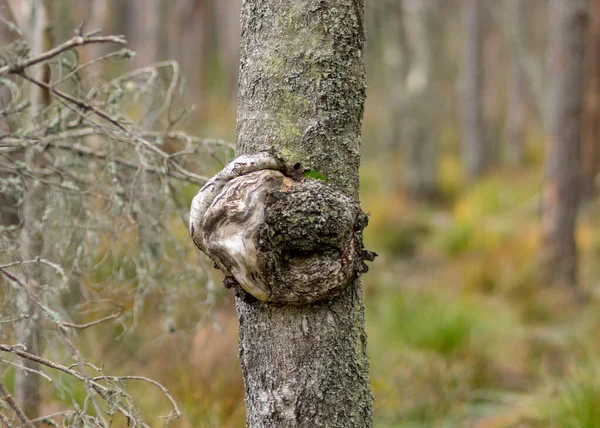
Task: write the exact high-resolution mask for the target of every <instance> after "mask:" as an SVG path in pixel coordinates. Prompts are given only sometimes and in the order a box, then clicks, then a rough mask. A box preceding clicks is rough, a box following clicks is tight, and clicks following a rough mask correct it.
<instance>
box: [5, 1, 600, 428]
mask: <svg viewBox="0 0 600 428" xmlns="http://www.w3.org/2000/svg"><path fill="white" fill-rule="evenodd" d="M25 3H28V2H25V1H23V2H22V3H21V2H11V1H8V2H7V3H5V4H4V5H3V6H4V8H3V9H1V10H0V13H3V16H4V18H5V19H7V20H12V21H15V22H16V23H17V24H19V26H21V24H23V25H22V26H26V25H27V24H26V22H27V18H24V17H27V16H28V15H27V14H28V11H27V10H26V9H27V7H22V6H23V5H24V4H25ZM52 3H53V7H52V9H51V16H50V17H49V18H48V22H49V23H50V24H51V30H50V31H51V33H52V40H53V41H54V42H55V44H60V43H62V42H64V41H66V40H68V39H69V38H71V37H72V36H73V34H74V33H73V31H74V29H77V28H80V24H81V23H82V22H86V25H85V28H86V29H87V30H88V31H92V30H95V29H102V32H103V34H107V35H108V34H123V35H124V36H125V38H126V39H127V40H128V42H129V44H128V48H130V49H132V50H133V51H135V52H136V54H135V56H133V57H132V58H130V59H127V58H124V57H125V56H129V55H124V56H123V57H115V58H109V59H108V60H107V61H98V62H97V63H94V64H92V65H91V66H90V67H88V68H86V69H85V70H83V71H82V72H81V76H82V77H81V81H80V82H79V85H81V87H87V86H88V85H89V86H90V87H91V86H93V84H94V82H95V81H97V80H98V79H101V80H106V81H110V79H115V78H117V77H118V76H122V75H123V74H124V73H125V74H126V73H129V72H131V70H134V69H140V68H142V69H143V68H147V67H152V65H153V64H159V66H157V67H156V66H155V68H153V70H154V69H156V70H159V69H162V68H169V70H170V71H168V73H167V74H164V73H163V72H162V71H160V72H157V73H156V75H155V76H154V77H149V78H145V80H142V81H139V80H131V79H130V80H127V79H126V80H123V82H128V83H127V84H125V83H124V86H123V88H124V89H125V90H126V91H129V92H130V94H129V95H127V94H126V95H124V97H125V98H126V97H129V98H131V99H130V100H129V101H128V102H126V103H124V104H123V111H125V112H127V114H128V115H130V116H131V117H133V118H135V121H136V123H137V124H144V125H145V126H148V127H150V128H151V129H156V131H154V132H156V133H157V134H156V135H158V132H159V128H160V129H161V132H162V131H164V132H169V133H171V134H170V135H169V136H165V137H164V140H163V141H162V142H161V144H163V145H164V146H169V144H171V145H176V142H174V141H175V140H177V139H178V138H179V136H180V134H173V132H175V131H185V132H186V133H187V134H189V135H197V136H200V137H202V138H209V139H210V140H207V141H210V143H207V144H209V145H210V148H207V146H206V145H203V146H202V149H201V150H196V151H193V152H191V153H189V154H187V155H186V156H189V157H190V158H191V159H190V160H189V162H188V164H187V165H186V168H188V167H189V168H188V169H190V170H191V171H193V172H194V173H195V174H197V175H203V176H211V175H212V174H213V173H215V172H216V171H217V170H219V169H220V168H221V167H222V166H223V165H224V164H225V163H227V162H228V161H229V160H231V159H232V156H233V153H232V148H231V147H232V146H231V145H230V144H228V143H227V142H234V141H235V115H236V89H237V70H238V66H239V57H238V46H239V37H240V34H239V6H240V5H239V1H238V0H178V1H166V0H95V1H94V0H86V1H70V0H54V1H53V2H52ZM9 4H10V6H11V7H12V10H11V9H9V8H7V6H8V5H9ZM15 5H17V6H15ZM19 5H21V6H19ZM561 5H562V7H561ZM565 5H568V6H567V7H566V6H565ZM20 21H21V23H20ZM24 31H25V30H24ZM366 31H367V48H366V51H365V59H366V63H367V78H368V91H367V93H368V96H367V104H366V110H365V117H364V126H363V139H362V166H361V201H362V205H363V209H364V210H365V211H368V212H370V215H371V219H370V225H369V227H368V228H367V229H366V231H365V240H366V246H367V248H369V249H372V250H374V251H376V252H378V253H379V255H380V256H379V257H378V258H377V259H376V262H375V263H374V264H373V265H372V267H371V271H370V272H369V273H368V274H367V275H366V276H365V278H364V283H365V304H366V311H367V329H368V334H369V344H368V346H369V355H370V358H371V380H372V388H373V393H374V396H375V426H377V427H409V426H410V427H415V426H423V427H431V426H449V427H450V426H452V427H454V426H475V427H509V426H531V427H535V426H540V427H542V426H543V427H546V426H558V427H597V426H600V408H599V407H598V406H597V403H598V402H600V334H599V331H600V329H599V328H598V326H599V324H600V310H599V309H600V299H599V296H600V294H599V291H600V288H599V287H600V281H599V280H598V278H600V220H598V217H599V216H598V213H599V208H600V207H599V206H598V199H597V195H598V187H599V186H598V184H599V180H598V172H599V171H600V169H599V165H600V162H599V159H600V157H599V155H598V150H599V147H600V138H599V130H600V126H598V125H599V120H600V102H599V100H600V98H599V97H600V1H598V0H590V1H589V2H586V1H580V0H572V1H571V0H426V1H419V0H377V1H374V0H373V1H367V5H366ZM15 34H16V33H15V31H13V30H11V28H10V26H9V25H6V26H4V27H3V28H2V31H1V32H0V37H2V40H1V42H0V44H2V45H3V46H9V44H10V43H11V41H13V40H14V39H15V38H16V36H15ZM99 46H100V47H98V45H93V46H85V47H83V48H81V49H80V51H79V52H80V58H79V61H80V62H82V63H83V62H84V61H86V60H89V59H91V58H95V57H98V56H102V55H105V54H107V53H108V52H110V49H109V48H107V47H105V46H104V45H99ZM557 52H558V53H557ZM557 58H558V59H557ZM169 60H175V61H177V62H178V64H179V66H178V68H176V67H173V66H172V63H171V62H168V61H169ZM165 64H166V65H165ZM556 64H559V65H558V66H557V65H556ZM565 64H568V65H565ZM175 75H177V77H175ZM173 80H176V81H177V83H178V84H179V83H181V84H182V85H183V86H182V87H183V88H184V89H180V90H179V89H178V90H177V91H176V93H175V95H173V94H171V97H175V98H176V99H177V104H178V105H180V106H181V107H179V108H178V109H175V112H171V111H170V112H167V113H165V112H164V111H162V109H161V107H160V106H161V105H162V103H164V102H165V101H164V100H165V98H164V94H165V93H167V95H168V93H169V88H170V86H169V84H168V82H170V81H173ZM165 82H166V83H165ZM561 84H562V85H563V86H561ZM565 88H566V89H565ZM158 94H162V95H161V96H158ZM136 97H137V98H136ZM157 110H158V111H161V114H160V115H158V116H161V115H163V114H165V115H166V116H169V118H168V119H164V118H157V117H151V116H152V114H151V113H152V112H153V111H157ZM3 111H4V110H3ZM149 116H150V117H151V118H150V119H148V117H149ZM173 116H176V117H177V120H172V119H173ZM161 117H162V116H161ZM0 120H2V121H3V123H2V127H3V128H2V132H6V129H8V128H10V126H11V124H10V123H8V120H9V118H7V117H4V116H3V117H2V118H0ZM563 130H569V132H561V131H563ZM140 135H141V134H140ZM147 135H149V134H147ZM161 135H166V134H161ZM171 140H172V141H171ZM203 144H204V143H203ZM140 158H141V159H142V160H143V156H141V157H140ZM136 159H137V158H136ZM77 168H81V165H78V166H77ZM90 168H93V166H91V165H90ZM3 172H4V171H3ZM565 177H566V178H565ZM573 177H575V178H573ZM179 178H181V177H179ZM188 178H189V177H188ZM192 178H193V177H192ZM192 181H193V180H192ZM150 182H151V184H150V185H148V186H147V188H144V189H143V192H142V193H144V194H150V195H153V194H157V195H158V194H162V193H161V192H163V191H164V190H165V189H168V190H169V191H171V192H174V193H176V194H177V195H176V197H175V198H174V200H176V202H177V203H174V205H177V204H179V205H177V206H175V207H174V208H173V211H168V210H167V208H165V207H164V206H160V207H159V208H157V207H156V205H155V202H153V204H151V205H150V208H148V207H144V206H142V207H141V208H140V207H138V208H137V211H136V209H132V210H131V211H130V213H134V214H136V213H137V214H138V215H140V217H135V218H134V219H133V220H131V223H132V224H133V225H134V227H132V226H130V227H129V228H123V227H121V226H119V227H117V224H120V223H118V221H116V220H113V219H111V218H109V217H108V213H109V211H111V210H112V209H113V208H114V207H112V206H111V209H110V210H108V209H107V210H106V211H102V210H100V211H101V212H103V213H105V214H106V216H107V217H106V219H105V221H98V222H97V223H94V224H93V226H94V227H100V224H101V223H102V224H103V225H104V226H106V224H109V225H112V226H113V227H114V228H115V230H117V233H114V234H113V235H110V236H111V237H110V238H107V235H105V234H104V235H102V234H99V235H98V236H96V237H95V238H94V239H96V241H94V242H95V243H96V244H97V245H98V247H99V248H103V249H104V251H99V252H96V253H94V252H93V251H90V252H87V251H84V250H81V251H82V254H84V256H81V257H82V259H83V258H84V257H89V258H90V259H89V260H81V261H79V262H78V263H79V265H80V267H81V266H86V267H87V269H83V268H82V269H81V270H80V272H79V273H78V275H77V282H78V286H77V287H75V288H77V289H78V291H76V292H75V291H72V290H71V291H69V292H66V293H63V294H62V295H61V297H60V299H59V300H60V301H61V302H62V304H63V305H64V306H66V307H76V308H78V311H79V312H78V313H77V315H73V314H72V313H71V315H70V316H71V317H73V318H77V320H78V322H79V323H84V322H90V321H92V320H94V319H97V312H90V310H91V309H93V308H95V306H94V305H95V303H94V302H99V301H101V300H102V299H104V300H105V301H108V300H110V301H116V302H119V304H120V306H122V313H121V312H120V311H121V309H119V315H118V318H116V319H115V320H113V319H111V320H109V322H105V323H102V324H101V325H98V326H95V327H94V328H89V329H84V330H82V331H81V332H80V333H79V334H78V336H77V337H76V339H74V342H75V344H76V346H77V349H79V351H80V352H81V354H82V355H85V358H86V360H87V361H89V362H93V363H94V364H96V365H99V366H102V368H103V370H104V371H105V372H107V373H111V374H115V375H119V376H123V375H141V376H145V377H148V378H152V379H155V380H157V381H159V382H160V383H161V384H162V385H164V386H166V387H167V388H168V390H169V393H170V395H171V396H172V397H173V398H174V399H175V401H176V402H177V403H178V408H179V411H180V412H181V415H182V416H181V418H180V419H179V420H177V421H175V422H173V424H174V425H176V426H194V427H195V426H200V427H238V426H243V424H244V403H243V394H244V391H243V382H242V377H241V371H240V368H239V362H238V357H237V345H236V341H237V323H236V317H235V314H234V308H233V304H232V296H231V293H230V292H228V291H227V290H225V289H224V288H223V287H221V286H220V281H221V278H220V273H219V272H218V271H215V270H213V269H211V263H209V262H208V261H207V260H205V259H201V258H200V256H199V254H198V253H197V251H196V250H195V249H194V248H193V246H192V244H191V241H190V240H189V238H188V235H187V229H186V227H185V221H183V222H182V221H181V218H178V217H177V215H175V214H174V213H177V212H178V211H177V210H180V211H182V212H184V211H185V208H186V207H188V206H189V202H190V201H191V198H192V197H193V196H194V195H195V193H196V192H197V190H198V188H199V185H198V184H194V183H193V182H192V183H190V182H189V181H188V182H185V180H183V181H182V183H180V184H181V185H180V186H179V187H174V188H173V187H168V186H161V184H160V183H156V182H153V181H152V180H150ZM6 188H7V187H5V188H3V189H6ZM553 189H559V190H556V191H553ZM572 195H580V197H579V198H573V197H570V196H572ZM142 205H143V204H142ZM159 205H160V204H159ZM69 206H70V208H69V209H73V207H72V206H71V205H69ZM145 208H148V209H145ZM92 211H93V210H92ZM144 211H146V213H147V214H148V217H149V218H150V217H152V216H154V215H156V216H161V215H163V214H165V213H167V214H168V217H166V218H162V221H163V222H164V224H161V225H160V228H159V229H157V230H159V231H165V233H167V232H168V236H169V239H168V240H165V241H164V242H161V243H160V244H159V243H157V242H156V241H155V240H154V239H155V238H152V237H151V238H147V239H146V238H144V236H145V234H146V233H147V231H148V228H151V227H154V226H155V224H154V223H152V222H149V223H148V224H145V223H144V222H143V220H141V218H142V217H143V216H142V215H141V214H142V213H143V212H144ZM556 212H559V213H560V212H564V213H567V214H564V215H565V216H564V217H561V215H555V214H553V213H556ZM569 213H572V216H571V217H569ZM47 214H48V213H47ZM51 215H52V214H51V213H50V214H48V216H50V217H51ZM557 218H558V220H556V219H557ZM569 222H572V223H573V225H572V226H573V227H572V228H571V229H569V227H568V225H569ZM138 225H142V226H140V227H138ZM144 225H145V226H144ZM565 225H566V226H565ZM71 226H72V225H71ZM2 232H3V233H11V231H10V230H8V232H7V229H3V230H2ZM59 233H60V231H59ZM156 233H158V232H156ZM150 235H152V233H150ZM3 239H4V238H3ZM159 240H160V239H159ZM570 240H571V241H572V242H570ZM7 242H9V240H8V239H6V240H3V241H1V242H0V245H3V247H0V264H3V263H4V264H3V266H5V264H6V263H8V262H9V260H10V254H11V251H12V250H11V247H10V246H9V245H8V244H7ZM574 242H576V249H577V251H575V250H574V248H575V246H574V244H573V243H574ZM90 245H91V244H90ZM571 247H573V248H571ZM65 248H69V249H68V250H65V251H64V253H69V252H74V253H77V254H79V253H78V252H77V251H78V250H77V248H73V247H72V246H71V247H69V246H68V245H67V246H66V247H65ZM157 252H158V254H159V255H158V256H156V255H155V256H148V255H147V254H153V253H157ZM61 254H62V253H61ZM65 257H66V258H67V259H68V258H69V257H68V254H67V256H65ZM77 257H79V256H77ZM71 258H73V257H71ZM140 260H142V261H141V262H140ZM71 265H74V263H73V262H72V261H71ZM182 266H187V268H185V269H184V268H182ZM6 269H8V268H6ZM150 277H152V278H150ZM2 281H3V283H2V285H3V287H4V288H3V294H2V295H1V296H0V301H1V302H2V304H3V311H4V310H5V311H4V312H3V313H2V316H3V317H5V318H2V319H1V320H2V322H4V321H6V320H10V319H12V318H11V317H12V316H13V315H14V312H13V313H11V312H10V311H9V309H11V308H12V309H14V305H13V304H12V303H11V301H10V299H9V297H8V296H9V295H10V293H9V291H7V290H9V289H10V284H9V283H10V278H8V277H6V276H4V277H3V278H2ZM67 288H68V287H67ZM91 296H93V299H92V297H91ZM92 301H93V302H92ZM105 309H106V308H105ZM66 312H69V311H68V310H66ZM108 313H109V314H110V310H109V311H108ZM9 314H12V315H10V316H9ZM17 316H18V314H17ZM14 328H15V325H14V323H12V322H10V323H8V322H7V323H6V324H4V323H2V324H0V334H1V335H2V336H1V338H2V339H1V340H2V342H3V343H9V342H11V339H12V338H13V337H14V336H15V335H16V334H17V333H16V332H15V330H14ZM47 330H48V331H50V330H51V329H50V328H47ZM48 334H50V335H51V334H52V333H48ZM46 341H47V342H48V343H50V344H52V343H53V339H52V336H50V339H48V338H47V339H46ZM65 352H66V351H65V350H64V349H63V348H62V347H61V346H58V345H56V346H52V345H51V346H48V347H47V349H46V351H45V354H44V355H45V356H47V357H48V358H50V359H60V358H63V357H64V356H65ZM9 362H10V361H9V360H7V361H5V360H4V359H3V360H1V361H0V379H2V381H3V383H4V384H5V385H6V386H7V388H8V390H9V391H11V392H14V390H15V385H14V384H15V381H14V378H15V372H16V371H18V370H19V369H18V367H15V365H14V361H13V362H12V363H11V364H9ZM17 366H18V365H17ZM126 389H127V391H128V393H129V394H130V395H131V396H132V397H134V398H135V403H136V404H137V405H138V406H139V408H140V411H141V413H142V414H143V415H144V416H145V417H146V418H147V419H148V420H150V421H154V422H152V423H151V426H155V425H156V424H158V419H155V418H157V417H158V416H160V415H161V414H168V413H169V412H170V411H171V406H172V403H171V402H170V401H169V400H168V398H167V397H165V395H164V394H163V393H162V391H161V390H160V389H159V388H156V389H153V388H152V387H149V386H148V385H146V384H137V383H135V382H132V383H131V384H127V388H126ZM41 392H42V409H43V411H42V413H43V414H51V413H55V412H58V411H61V410H63V409H66V408H72V407H73V406H75V407H77V406H79V407H80V408H84V407H85V405H86V404H85V401H86V399H85V397H86V396H87V392H86V390H85V387H84V386H82V384H81V383H80V382H78V381H76V380H73V379H71V378H70V377H68V376H61V377H59V378H58V380H55V381H53V382H47V383H44V382H43V381H42V383H41Z"/></svg>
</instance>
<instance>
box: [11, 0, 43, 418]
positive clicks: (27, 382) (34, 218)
mask: <svg viewBox="0 0 600 428" xmlns="http://www.w3.org/2000/svg"><path fill="white" fill-rule="evenodd" d="M50 12H51V9H50V5H49V3H48V2H47V1H44V0H36V1H35V3H34V4H33V7H32V8H31V16H30V20H29V28H28V31H27V34H28V38H29V44H30V46H31V54H32V56H35V55H39V54H40V53H41V52H43V51H45V50H48V49H49V48H50V46H51V44H52V43H51V42H52V41H51V30H50V26H49V22H48V18H49V16H50ZM35 73H36V74H35V76H34V77H35V78H36V79H37V80H39V81H44V82H48V81H49V68H48V66H47V65H42V66H41V67H40V68H39V69H37V70H36V71H35ZM30 100H31V110H30V111H31V115H32V118H34V119H33V120H35V118H36V117H39V116H40V115H41V114H43V110H44V108H45V107H47V106H48V105H49V103H50V97H49V93H48V91H46V90H43V89H41V88H38V87H37V86H32V87H31V93H30ZM39 156H40V154H39V153H38V151H37V148H35V147H34V148H30V149H28V150H27V152H26V154H25V161H26V163H27V164H28V168H30V169H33V168H35V167H36V166H37V164H38V163H39ZM43 187H44V186H43V185H42V183H39V182H35V181H28V182H27V192H26V194H25V198H24V200H23V204H22V207H21V219H22V222H23V226H22V229H21V242H20V251H21V258H22V260H33V259H35V258H36V257H41V256H42V251H43V249H44V234H43V227H44V225H43V218H44V210H45V208H44V207H45V203H44V199H45V190H44V188H43ZM23 269H24V272H25V275H26V286H27V287H28V288H29V291H30V292H33V293H38V292H39V291H40V289H41V286H42V285H43V280H44V276H43V268H42V266H41V265H40V264H36V263H33V264H28V265H24V266H23ZM19 311H20V312H21V313H24V314H27V315H28V316H29V317H28V318H27V319H26V320H25V321H23V322H21V323H19V325H18V329H17V341H18V342H19V343H22V344H24V345H25V347H26V348H27V351H28V352H30V353H32V354H36V355H40V354H41V340H42V335H41V315H42V314H41V311H40V308H38V307H37V305H36V304H35V303H34V302H33V301H32V300H31V299H29V298H28V296H27V295H26V294H25V293H21V295H20V301H19ZM23 366H24V367H25V370H17V371H16V374H15V390H16V391H15V392H16V394H15V399H16V400H17V403H18V405H19V406H20V407H21V409H22V410H23V412H25V414H26V415H27V417H29V418H30V419H34V418H37V417H38V416H39V415H40V403H41V397H40V377H39V376H38V375H37V374H34V373H33V372H29V371H26V370H27V369H29V370H34V371H35V370H39V364H38V363H35V362H33V361H30V360H25V361H23Z"/></svg>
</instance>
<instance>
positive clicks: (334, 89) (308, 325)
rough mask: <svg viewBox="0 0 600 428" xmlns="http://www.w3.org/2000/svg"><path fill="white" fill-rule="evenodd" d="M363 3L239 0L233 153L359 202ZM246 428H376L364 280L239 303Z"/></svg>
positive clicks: (345, 0) (238, 299)
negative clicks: (331, 291) (300, 295)
mask: <svg viewBox="0 0 600 428" xmlns="http://www.w3.org/2000/svg"><path fill="white" fill-rule="evenodd" d="M363 8H364V3H363V0H330V1H328V2H322V1H316V0H311V1H302V2H298V1H296V0H255V1H246V2H243V6H242V18H241V22H242V33H241V38H242V41H241V68H240V78H239V93H238V99H239V110H238V121H237V133H238V135H237V152H238V154H250V153H257V152H260V151H265V150H276V151H277V152H279V153H281V155H282V156H283V157H284V159H285V161H286V163H287V164H288V165H295V164H301V165H302V166H304V167H306V168H310V169H312V170H314V171H318V172H319V173H320V174H322V175H324V176H326V177H327V179H328V184H329V185H331V186H333V187H334V188H335V189H337V190H338V191H341V192H343V193H344V194H346V195H348V196H349V197H351V198H353V199H355V200H358V166H359V162H360V159H359V157H360V155H359V145H360V130H361V122H362V114H363V106H364V99H365V73H364V62H363V47H364V30H363V15H364V11H363ZM236 308H237V313H238V318H239V322H240V330H239V334H240V337H239V353H240V360H241V366H242V371H243V375H244V381H245V388H246V410H247V426H248V427H252V428H256V427H278V428H281V427H311V428H312V427H345V428H353V427H356V428H365V427H370V426H372V410H371V405H372V403H371V402H372V397H371V392H370V386H369V376H368V365H369V362H368V358H367V355H366V334H365V327H364V309H363V297H362V283H361V281H360V280H358V279H357V280H355V281H353V283H352V284H350V285H348V286H347V287H346V288H345V289H344V290H343V291H342V292H341V294H340V295H338V296H337V297H335V298H334V299H333V300H330V301H326V302H321V303H316V304H312V305H307V306H281V305H274V304H270V303H262V302H258V301H254V302H247V301H244V300H243V299H242V298H241V297H236Z"/></svg>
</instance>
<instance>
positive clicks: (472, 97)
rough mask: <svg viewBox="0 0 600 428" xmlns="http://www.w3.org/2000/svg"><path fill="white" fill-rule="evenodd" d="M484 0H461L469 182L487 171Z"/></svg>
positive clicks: (464, 150) (463, 112) (464, 131)
mask: <svg viewBox="0 0 600 428" xmlns="http://www.w3.org/2000/svg"><path fill="white" fill-rule="evenodd" d="M482 7H483V2H482V1H481V0H462V25H463V52H462V59H461V69H460V73H461V77H460V95H461V96H460V104H461V105H460V112H461V116H462V120H461V121H462V160H463V167H464V169H465V172H466V175H467V177H468V178H469V180H476V179H477V178H479V177H480V176H481V175H482V174H484V173H485V171H486V170H487V168H488V163H489V155H490V153H489V148H488V144H487V139H486V131H485V123H484V117H483V113H484V105H483V65H482V60H483V59H482V57H483V48H482V44H483V40H482V38H483V32H482V23H481V13H482V12H481V9H482Z"/></svg>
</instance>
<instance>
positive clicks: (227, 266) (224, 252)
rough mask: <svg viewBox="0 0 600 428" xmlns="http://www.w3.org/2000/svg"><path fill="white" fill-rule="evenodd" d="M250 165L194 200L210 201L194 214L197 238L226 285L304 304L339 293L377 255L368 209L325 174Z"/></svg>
mask: <svg viewBox="0 0 600 428" xmlns="http://www.w3.org/2000/svg"><path fill="white" fill-rule="evenodd" d="M234 162H235V161H234ZM271 164H272V163H271ZM252 169H253V170H252V171H251V172H249V173H247V174H242V175H239V176H237V177H234V178H231V176H229V177H227V178H228V180H227V181H226V182H225V183H223V185H222V186H220V188H219V191H218V192H214V191H213V190H214V187H213V188H212V189H213V190H211V193H212V194H211V195H210V198H211V200H207V199H206V198H205V196H206V194H208V193H206V192H205V195H203V194H202V192H203V190H205V188H207V189H211V187H210V186H208V187H207V186H205V188H203V189H202V190H201V191H200V192H199V193H198V196H197V197H196V198H195V201H194V203H195V204H196V205H197V206H200V205H202V206H204V208H203V211H202V212H198V211H197V212H195V214H194V218H193V219H192V216H191V221H190V228H191V232H192V236H193V237H194V235H195V237H194V242H200V243H201V245H198V246H199V248H200V249H202V250H203V251H204V252H205V253H206V254H207V255H208V256H209V257H210V258H211V259H213V260H214V261H215V263H216V265H217V266H218V267H219V268H220V269H221V270H223V272H224V273H225V275H226V284H227V285H228V286H233V287H234V288H238V287H237V285H239V286H240V287H241V288H242V289H243V290H244V291H245V292H246V293H249V294H250V295H251V296H253V297H255V298H256V299H259V300H262V301H269V302H272V303H278V304H288V305H302V304H309V303H313V302H316V301H319V300H324V299H327V298H331V297H333V296H335V295H336V294H337V293H338V292H339V291H341V290H342V289H343V288H344V287H345V286H346V285H348V284H349V283H350V282H351V281H353V280H354V279H355V278H356V277H357V276H358V275H360V274H361V273H363V272H366V270H367V267H366V265H365V263H364V260H372V259H373V253H370V252H368V251H365V250H363V244H362V230H363V229H364V227H365V226H366V224H367V216H366V215H365V214H364V213H363V212H362V211H361V210H360V207H359V205H358V204H357V203H356V202H355V201H354V200H352V199H351V198H349V197H348V196H345V195H344V194H342V193H340V192H338V191H336V190H335V189H334V188H333V187H331V186H329V185H328V184H327V183H325V182H323V181H318V180H312V179H308V180H302V181H295V180H292V179H291V178H289V177H286V176H285V175H284V174H283V173H282V172H280V171H278V170H274V169H264V170H258V171H256V167H254V168H252ZM282 169H283V168H282ZM192 212H194V204H193V206H192ZM233 279H235V281H233Z"/></svg>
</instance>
